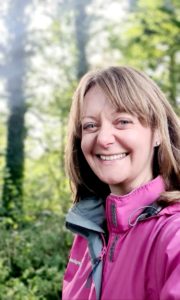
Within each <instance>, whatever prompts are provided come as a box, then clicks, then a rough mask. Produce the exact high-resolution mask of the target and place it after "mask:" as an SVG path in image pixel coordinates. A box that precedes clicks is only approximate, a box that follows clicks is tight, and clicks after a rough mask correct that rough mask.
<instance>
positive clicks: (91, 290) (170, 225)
mask: <svg viewBox="0 0 180 300" xmlns="http://www.w3.org/2000/svg"><path fill="white" fill-rule="evenodd" d="M163 191H164V182H163V180H162V178H161V177H160V176H158V177H157V178H155V179H154V180H152V181H151V182H149V183H147V184H145V185H144V186H142V187H139V188H138V189H136V190H134V191H132V192H131V193H129V194H128V195H125V196H117V195H113V194H110V195H109V196H108V197H107V200H106V211H105V213H104V210H103V205H102V202H100V200H97V199H86V200H84V199H83V200H81V201H80V202H79V203H78V204H76V205H75V207H74V208H72V209H71V210H70V212H69V214H68V216H67V227H68V228H70V229H71V230H72V231H73V232H76V233H77V235H76V236H75V239H74V243H73V246H72V249H71V252H70V258H69V263H68V266H67V269H66V272H65V275H64V282H63V297H62V299H63V300H95V299H101V300H178V299H180V203H178V204H173V205H170V206H167V207H164V208H162V207H160V206H158V205H157V204H156V203H155V202H154V201H155V200H156V199H157V198H158V197H159V195H160V193H161V192H163ZM152 203H154V204H152ZM105 219H106V220H107V227H108V235H109V237H108V243H107V245H106V242H105V238H104V234H105V229H104V228H105V227H104V223H105Z"/></svg>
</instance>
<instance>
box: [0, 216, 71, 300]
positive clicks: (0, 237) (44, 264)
mask: <svg viewBox="0 0 180 300" xmlns="http://www.w3.org/2000/svg"><path fill="white" fill-rule="evenodd" d="M7 223H8V224H9V223H10V222H9V220H7V219H3V220H1V223H0V299H1V300H12V299H13V300H37V299H38V300H44V299H49V300H56V299H61V282H62V278H63V273H64V269H65V266H66V263H67V255H68V253H69V248H70V245H71V243H72V235H71V234H70V233H69V232H67V231H66V229H65V227H64V218H63V217H60V216H57V215H55V214H53V213H50V212H49V213H48V214H47V213H46V214H44V215H42V214H41V216H39V217H38V219H37V220H36V221H35V222H33V223H28V224H24V226H23V228H18V227H17V226H16V224H14V226H12V224H11V227H10V228H9V229H7ZM16 227H17V228H16Z"/></svg>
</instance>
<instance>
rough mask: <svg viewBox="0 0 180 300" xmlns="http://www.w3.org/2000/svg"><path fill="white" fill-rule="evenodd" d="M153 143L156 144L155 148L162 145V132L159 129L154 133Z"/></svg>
mask: <svg viewBox="0 0 180 300" xmlns="http://www.w3.org/2000/svg"><path fill="white" fill-rule="evenodd" d="M153 142H154V147H158V146H159V145H160V144H161V136H160V132H159V130H157V129H156V130H155V132H154V138H153Z"/></svg>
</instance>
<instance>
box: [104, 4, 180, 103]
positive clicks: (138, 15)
mask: <svg viewBox="0 0 180 300" xmlns="http://www.w3.org/2000/svg"><path fill="white" fill-rule="evenodd" d="M171 2H172V3H171V4H169V5H168V4H167V3H166V2H165V1H163V0H158V1H144V0H139V1H137V4H136V7H135V8H134V9H133V10H132V11H131V12H130V13H129V14H127V15H126V19H125V20H124V22H125V23H124V24H123V29H122V30H121V37H119V36H118V34H119V32H118V30H117V27H115V28H114V27H111V28H110V32H111V33H110V35H109V42H110V47H111V49H119V51H120V52H121V54H122V58H121V61H123V63H124V64H128V65H133V66H135V67H137V68H140V69H143V70H145V71H146V72H147V73H149V75H150V76H153V77H154V79H155V80H156V82H157V83H158V84H159V86H160V87H161V88H162V89H163V90H164V92H165V93H166V94H167V96H168V98H169V99H170V101H171V103H172V105H173V106H174V107H175V108H176V109H177V106H178V102H177V101H178V100H177V99H178V82H179V68H180V60H179V55H178V54H179V50H180V48H179V44H180V40H179V29H180V20H179V11H180V7H179V4H178V1H171Z"/></svg>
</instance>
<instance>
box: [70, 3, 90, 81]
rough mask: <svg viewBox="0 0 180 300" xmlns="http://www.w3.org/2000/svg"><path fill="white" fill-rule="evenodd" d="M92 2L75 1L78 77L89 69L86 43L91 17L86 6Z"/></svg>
mask: <svg viewBox="0 0 180 300" xmlns="http://www.w3.org/2000/svg"><path fill="white" fill-rule="evenodd" d="M91 2H92V0H76V1H74V12H75V38H76V46H77V79H80V78H81V77H82V76H83V75H84V74H85V73H86V72H87V71H88V62H87V57H86V44H87V41H88V36H89V34H88V33H89V32H88V29H89V18H88V16H87V14H86V6H87V5H88V4H90V3H91Z"/></svg>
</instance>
